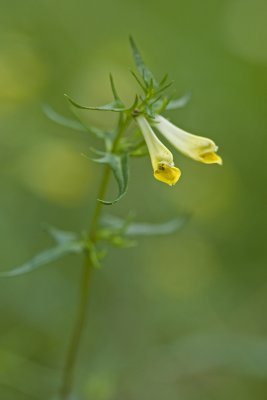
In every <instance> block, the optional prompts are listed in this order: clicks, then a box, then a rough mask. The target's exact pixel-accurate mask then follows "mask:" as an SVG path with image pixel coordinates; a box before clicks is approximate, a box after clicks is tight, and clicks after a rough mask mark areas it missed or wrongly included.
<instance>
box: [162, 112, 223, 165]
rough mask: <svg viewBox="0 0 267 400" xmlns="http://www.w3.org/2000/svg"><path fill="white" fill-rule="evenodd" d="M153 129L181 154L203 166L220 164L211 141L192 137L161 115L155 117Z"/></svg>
mask: <svg viewBox="0 0 267 400" xmlns="http://www.w3.org/2000/svg"><path fill="white" fill-rule="evenodd" d="M155 127H156V128H157V129H158V130H159V131H160V133H161V134H162V135H163V136H164V137H165V138H166V139H167V140H168V141H169V142H170V143H171V144H172V145H173V146H174V147H175V148H176V149H177V150H178V151H180V152H181V153H183V154H184V155H186V156H188V157H190V158H192V159H194V160H196V161H200V162H203V163H205V164H215V163H216V164H220V165H221V164H222V159H221V157H220V156H219V155H218V154H216V152H217V150H218V146H217V145H216V144H215V143H214V142H213V140H211V139H209V138H206V137H203V136H197V135H193V134H192V133H188V132H186V131H184V130H183V129H180V128H178V127H177V126H175V125H174V124H172V123H171V122H170V121H168V120H167V119H166V118H164V117H162V116H161V115H157V116H156V117H155Z"/></svg>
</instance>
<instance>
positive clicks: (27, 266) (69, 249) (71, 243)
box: [0, 226, 85, 278]
mask: <svg viewBox="0 0 267 400" xmlns="http://www.w3.org/2000/svg"><path fill="white" fill-rule="evenodd" d="M47 231H48V232H49V233H50V235H51V236H52V237H53V239H54V240H55V241H56V243H57V244H56V246H53V247H51V248H50V249H47V250H44V251H42V252H41V253H39V254H37V255H36V256H34V257H33V258H32V259H30V260H29V261H27V262H25V263H23V264H21V265H19V266H17V267H15V268H13V269H11V270H9V271H3V272H0V278H10V277H15V276H18V275H24V274H27V273H29V272H32V271H34V270H36V269H38V268H40V267H42V266H43V265H46V264H50V263H51V262H53V261H55V260H58V259H59V258H61V257H63V256H65V255H67V254H70V253H75V254H80V253H82V252H83V251H84V249H85V243H84V241H82V240H81V239H79V237H78V235H77V234H76V233H74V232H66V231H62V230H59V229H57V228H54V227H51V226H47Z"/></svg>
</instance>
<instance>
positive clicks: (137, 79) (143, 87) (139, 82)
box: [130, 71, 147, 93]
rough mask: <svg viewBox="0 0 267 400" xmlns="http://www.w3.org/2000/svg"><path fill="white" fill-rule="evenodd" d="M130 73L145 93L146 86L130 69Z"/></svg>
mask: <svg viewBox="0 0 267 400" xmlns="http://www.w3.org/2000/svg"><path fill="white" fill-rule="evenodd" d="M130 72H131V74H132V75H133V77H134V79H135V80H136V82H137V83H138V85H139V86H140V87H141V88H142V89H143V91H144V92H145V93H146V91H147V90H146V87H145V86H144V85H143V84H142V82H141V79H139V77H138V76H137V75H136V73H135V72H134V71H130Z"/></svg>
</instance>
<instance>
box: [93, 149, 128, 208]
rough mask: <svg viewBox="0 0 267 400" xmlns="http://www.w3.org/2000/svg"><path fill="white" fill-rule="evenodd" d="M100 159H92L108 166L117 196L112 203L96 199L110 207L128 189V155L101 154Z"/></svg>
mask: <svg viewBox="0 0 267 400" xmlns="http://www.w3.org/2000/svg"><path fill="white" fill-rule="evenodd" d="M98 154H99V155H101V157H100V158H97V159H94V161H95V162H97V163H99V164H106V165H109V167H110V168H111V170H112V172H113V174H114V177H115V179H116V181H117V183H118V188H119V194H118V197H116V199H114V200H112V201H108V200H103V199H98V201H100V202H101V203H103V204H106V205H111V204H115V203H117V202H118V201H119V200H120V199H121V198H122V197H123V196H124V195H125V193H126V191H127V188H128V178H129V163H128V160H129V157H128V154H127V153H126V154H113V153H102V152H98Z"/></svg>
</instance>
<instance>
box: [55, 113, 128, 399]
mask: <svg viewBox="0 0 267 400" xmlns="http://www.w3.org/2000/svg"><path fill="white" fill-rule="evenodd" d="M129 121H130V116H127V117H126V118H125V119H123V118H120V119H119V124H118V131H117V135H116V137H115V140H114V142H113V146H112V150H111V152H112V153H113V152H115V151H116V149H117V147H118V144H119V141H120V138H121V137H122V135H123V133H124V132H125V130H126V128H127V126H128V123H129ZM109 177H110V168H109V166H108V165H107V166H106V167H105V169H104V173H103V177H102V181H101V184H100V188H99V192H98V199H103V198H104V197H105V194H106V191H107V187H108V183H109ZM102 207H103V203H101V202H99V201H97V202H96V206H95V211H94V214H93V218H92V223H91V227H90V229H89V233H88V240H89V241H90V242H91V243H93V244H95V243H96V241H97V239H96V233H97V229H98V225H99V221H100V218H101V211H102ZM89 251H90V250H88V252H87V253H86V255H85V261H84V266H83V272H82V280H81V287H80V302H79V306H78V309H77V315H76V321H75V324H74V329H73V334H72V337H71V340H70V344H69V348H68V350H67V357H66V361H65V365H64V368H63V377H62V386H61V389H60V399H61V400H71V392H72V388H73V383H74V372H75V367H76V363H77V358H78V352H79V347H80V343H81V337H82V333H83V330H84V327H85V322H86V316H87V309H88V299H89V294H90V283H91V275H92V270H93V268H94V266H93V264H92V261H91V257H90V253H89Z"/></svg>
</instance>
